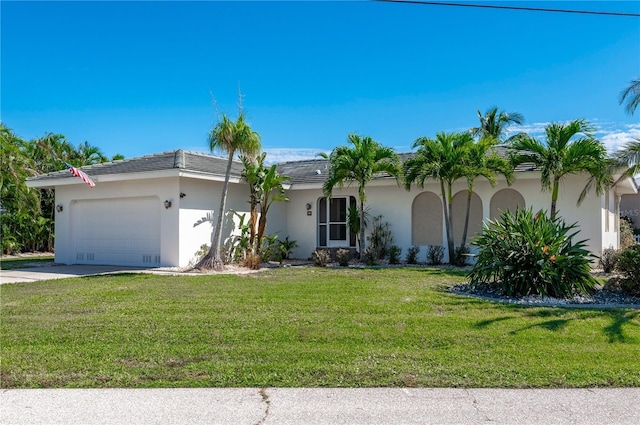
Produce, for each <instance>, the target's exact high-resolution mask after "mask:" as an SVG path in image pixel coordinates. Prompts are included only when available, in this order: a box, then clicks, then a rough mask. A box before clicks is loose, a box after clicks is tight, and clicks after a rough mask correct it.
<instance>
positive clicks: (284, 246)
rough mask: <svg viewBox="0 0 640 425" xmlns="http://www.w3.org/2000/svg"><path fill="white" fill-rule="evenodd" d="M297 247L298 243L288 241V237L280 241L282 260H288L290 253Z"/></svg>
mask: <svg viewBox="0 0 640 425" xmlns="http://www.w3.org/2000/svg"><path fill="white" fill-rule="evenodd" d="M297 247H298V242H297V241H294V240H290V239H289V236H287V237H286V238H284V240H283V241H280V252H281V253H282V258H283V259H285V260H288V259H289V256H290V255H291V252H292V251H293V250H294V249H296V248H297Z"/></svg>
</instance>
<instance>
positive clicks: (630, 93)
mask: <svg viewBox="0 0 640 425" xmlns="http://www.w3.org/2000/svg"><path fill="white" fill-rule="evenodd" d="M624 102H627V104H626V105H625V107H624V109H625V110H626V111H627V112H628V113H629V114H630V115H633V113H634V112H635V111H636V108H637V107H638V105H640V78H636V79H635V80H631V82H630V83H629V87H627V88H626V89H624V90H622V91H621V92H620V104H621V105H622V104H623V103H624Z"/></svg>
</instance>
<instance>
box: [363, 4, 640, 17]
mask: <svg viewBox="0 0 640 425" xmlns="http://www.w3.org/2000/svg"><path fill="white" fill-rule="evenodd" d="M373 1H379V2H385V3H409V4H422V5H425V6H457V7H475V8H480V9H507V10H528V11H534V12H555V13H578V14H582V15H609V16H632V17H636V18H637V17H640V13H626V12H606V11H590V10H577V9H549V8H545V7H524V6H504V5H489V4H471V3H443V2H436V1H419V0H373Z"/></svg>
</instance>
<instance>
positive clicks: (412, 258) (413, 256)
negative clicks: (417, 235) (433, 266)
mask: <svg viewBox="0 0 640 425" xmlns="http://www.w3.org/2000/svg"><path fill="white" fill-rule="evenodd" d="M418 254H420V247H419V246H416V245H414V246H412V247H411V248H409V249H408V250H407V257H406V258H405V261H406V262H407V264H417V263H418Z"/></svg>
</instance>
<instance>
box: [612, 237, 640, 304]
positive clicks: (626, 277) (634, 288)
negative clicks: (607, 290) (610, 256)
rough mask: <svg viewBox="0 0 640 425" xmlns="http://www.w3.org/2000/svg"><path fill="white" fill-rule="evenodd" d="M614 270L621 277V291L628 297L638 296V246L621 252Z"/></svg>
mask: <svg viewBox="0 0 640 425" xmlns="http://www.w3.org/2000/svg"><path fill="white" fill-rule="evenodd" d="M616 269H617V270H618V272H620V275H621V276H622V279H621V281H620V287H621V288H622V290H623V291H624V292H625V293H627V294H629V295H640V245H634V246H632V247H629V248H627V249H625V250H624V251H622V252H621V253H620V254H619V255H618V263H617V266H616Z"/></svg>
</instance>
